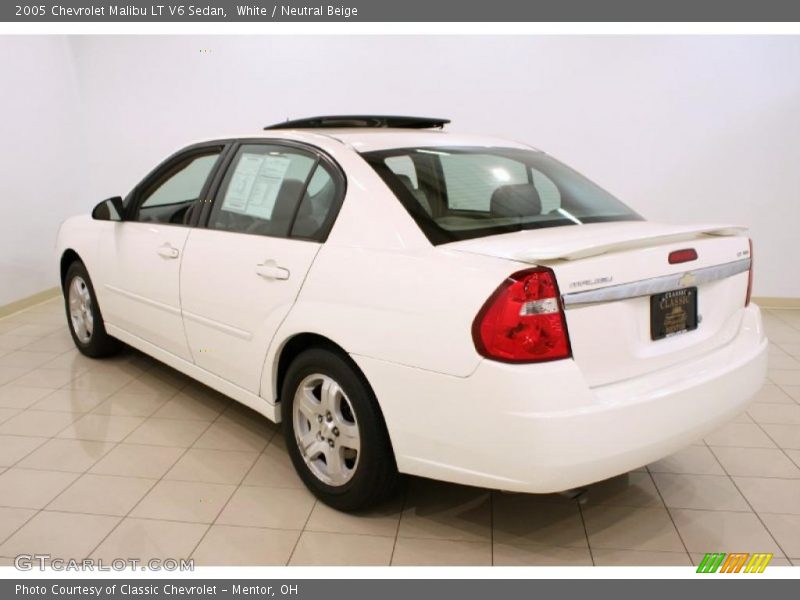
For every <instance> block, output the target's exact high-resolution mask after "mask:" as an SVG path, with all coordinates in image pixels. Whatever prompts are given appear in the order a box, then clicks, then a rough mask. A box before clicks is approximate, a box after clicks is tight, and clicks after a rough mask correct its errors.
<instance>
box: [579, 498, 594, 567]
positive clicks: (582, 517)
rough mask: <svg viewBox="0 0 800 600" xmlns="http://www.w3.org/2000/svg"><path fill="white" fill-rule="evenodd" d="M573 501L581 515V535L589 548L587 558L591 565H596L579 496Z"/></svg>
mask: <svg viewBox="0 0 800 600" xmlns="http://www.w3.org/2000/svg"><path fill="white" fill-rule="evenodd" d="M574 502H575V504H577V506H578V514H579V515H580V517H581V525H583V535H584V537H585V538H586V547H587V548H588V549H589V560H591V561H592V566H593V567H596V566H597V563H596V562H595V560H594V551H593V550H592V542H591V541H590V540H589V530H588V529H587V527H586V517H585V516H584V515H583V507H582V506H581V502H580V496H578V497H577V498H575V499H574Z"/></svg>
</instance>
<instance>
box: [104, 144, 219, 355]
mask: <svg viewBox="0 0 800 600" xmlns="http://www.w3.org/2000/svg"><path fill="white" fill-rule="evenodd" d="M224 150H225V145H224V144H212V145H202V146H195V147H193V148H191V149H188V150H186V151H184V152H181V153H179V154H178V155H176V156H173V157H171V158H169V159H167V160H166V161H165V162H164V163H163V164H162V165H160V166H159V167H158V168H157V169H156V170H155V171H154V172H153V173H151V174H150V175H148V177H147V178H145V180H144V181H142V183H141V184H139V186H137V188H136V189H135V190H134V191H133V193H132V196H131V199H130V202H129V204H128V206H127V210H126V215H125V220H124V221H122V222H119V223H115V224H114V226H113V228H111V229H109V230H108V231H107V232H106V233H105V234H104V235H105V237H104V239H103V243H102V245H101V248H102V251H103V252H104V253H107V260H105V261H104V264H106V265H109V270H108V272H107V273H106V274H105V277H104V278H103V281H104V282H105V283H104V290H103V292H104V302H103V316H104V318H105V319H106V320H107V321H108V322H109V323H110V324H112V325H116V326H117V327H119V328H121V329H123V330H125V331H126V332H128V333H131V334H133V335H135V336H137V337H139V338H141V339H143V340H145V341H147V342H150V343H151V344H154V345H156V346H158V347H159V348H161V349H162V350H166V351H167V352H169V353H171V354H174V355H175V356H178V357H180V358H183V359H186V360H191V355H190V353H189V349H188V346H187V344H186V336H185V334H184V331H183V320H182V318H181V307H180V294H179V288H178V285H179V273H180V270H181V261H182V258H183V250H184V246H185V243H186V239H187V237H188V235H189V231H190V228H191V226H192V224H193V221H194V219H195V217H197V215H198V214H199V212H200V207H201V206H202V203H203V202H202V201H203V199H204V198H205V194H206V193H207V191H208V189H209V184H210V181H211V179H212V174H213V173H214V170H215V168H216V165H217V164H218V162H219V161H220V157H221V156H222V153H223V151H224Z"/></svg>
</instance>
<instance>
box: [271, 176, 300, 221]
mask: <svg viewBox="0 0 800 600" xmlns="http://www.w3.org/2000/svg"><path fill="white" fill-rule="evenodd" d="M303 186H304V184H303V182H302V181H299V180H297V179H284V180H283V183H281V188H280V190H278V195H277V196H276V197H275V206H274V207H273V209H272V219H271V220H272V221H274V222H286V223H288V222H289V221H291V219H292V217H293V216H294V211H295V208H296V207H297V203H298V202H299V201H300V194H301V193H302V191H303Z"/></svg>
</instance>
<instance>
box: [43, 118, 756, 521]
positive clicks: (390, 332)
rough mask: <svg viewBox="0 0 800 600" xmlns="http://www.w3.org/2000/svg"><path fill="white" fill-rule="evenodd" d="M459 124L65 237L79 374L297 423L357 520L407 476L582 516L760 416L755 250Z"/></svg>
mask: <svg viewBox="0 0 800 600" xmlns="http://www.w3.org/2000/svg"><path fill="white" fill-rule="evenodd" d="M445 123H447V121H446V120H441V119H426V118H411V117H372V116H365V117H318V118H314V119H304V120H300V121H294V122H287V123H283V124H281V125H278V126H273V127H268V128H267V129H266V131H265V132H264V133H263V134H261V135H256V136H248V137H242V138H225V139H220V140H214V141H209V142H203V143H200V144H196V145H193V146H190V147H188V148H186V149H184V150H181V151H180V152H178V153H177V154H175V155H173V156H172V157H170V158H168V159H167V160H166V161H164V162H163V163H162V164H161V165H159V166H158V167H156V169H155V170H153V171H152V172H151V173H150V174H149V175H148V176H147V177H145V178H144V180H142V182H141V183H140V184H139V185H137V186H136V187H135V188H134V189H133V191H132V192H131V193H130V194H129V195H128V196H127V198H125V200H124V201H123V200H122V199H121V198H112V199H109V200H107V201H105V202H103V203H101V204H99V205H98V206H97V207H96V208H95V210H94V212H93V214H92V218H89V217H88V216H86V217H74V218H71V219H69V220H67V221H66V222H65V223H64V225H63V226H62V227H61V231H60V234H59V238H58V253H59V257H60V261H61V277H62V285H63V290H64V296H65V301H66V310H67V316H68V318H69V324H70V327H71V331H72V336H73V338H74V340H75V343H76V344H77V346H78V348H79V349H80V351H81V352H83V353H84V354H86V355H88V356H92V357H101V356H105V355H107V354H110V353H111V352H113V351H114V350H116V349H117V348H118V347H119V345H120V344H119V342H120V341H122V342H125V343H127V344H129V345H131V346H133V347H135V348H138V349H139V350H141V351H143V352H145V353H147V354H150V355H152V356H153V357H155V358H157V359H159V360H161V361H163V362H164V363H166V364H168V365H170V366H172V367H174V368H175V369H177V370H179V371H182V372H183V373H186V374H187V375H189V376H191V377H193V378H195V379H197V380H198V381H201V382H202V383H204V384H206V385H208V386H211V387H212V388H215V389H216V390H219V391H220V392H222V393H224V394H227V395H228V396H230V397H232V398H235V399H236V400H238V401H239V402H242V403H243V404H245V405H247V406H249V407H251V408H252V409H254V410H256V411H258V412H260V413H262V414H263V415H265V416H266V417H268V418H269V419H272V420H274V421H282V422H283V423H284V431H285V436H286V442H287V447H288V449H289V453H290V455H291V458H292V461H293V463H294V466H295V467H296V469H297V471H298V472H299V473H300V476H301V477H302V479H303V481H304V482H305V483H306V485H307V486H308V487H309V488H310V489H311V490H312V491H313V492H314V493H315V494H316V495H317V496H318V497H319V498H321V499H322V500H323V501H325V502H327V503H328V504H330V505H331V506H334V507H336V508H339V509H342V510H352V509H357V508H361V507H365V506H368V505H370V504H374V503H376V502H378V501H379V500H381V499H382V498H384V497H385V496H387V495H388V494H390V493H391V492H392V490H393V488H394V487H395V484H396V483H397V481H398V473H410V474H414V475H420V476H424V477H431V478H435V479H441V480H446V481H452V482H458V483H463V484H469V485H475V486H483V487H489V488H498V489H502V490H510V491H518V492H553V491H561V490H566V489H569V488H573V487H576V486H580V485H585V484H588V483H591V482H594V481H598V480H601V479H605V478H607V477H610V476H613V475H617V474H620V473H624V472H626V471H629V470H631V469H634V468H637V467H640V466H642V465H644V464H647V463H648V462H651V461H653V460H656V459H659V458H661V457H663V456H666V455H668V454H670V453H672V452H674V451H676V450H678V449H680V448H681V447H683V446H685V445H687V444H689V443H691V442H692V441H694V440H697V439H698V438H701V437H702V436H703V435H704V434H706V433H707V432H709V431H710V430H711V429H713V428H714V427H716V426H717V425H719V424H720V423H722V422H724V421H725V420H727V419H730V418H732V417H733V416H734V415H736V414H737V413H738V412H740V411H741V410H743V408H744V407H745V405H746V404H747V403H748V401H749V400H750V398H751V397H752V396H753V395H754V394H755V392H756V391H757V390H758V389H759V387H760V386H761V384H762V382H763V379H764V375H765V370H766V354H767V340H766V338H765V335H764V331H763V328H762V324H761V318H760V314H759V309H758V307H757V306H755V305H754V304H751V303H750V290H751V281H752V270H751V244H750V240H749V239H748V238H747V237H746V235H745V232H744V230H743V229H741V228H738V227H732V226H727V225H696V226H685V225H683V226H672V225H663V224H659V223H652V222H649V221H646V220H644V219H643V218H642V217H640V216H639V215H637V214H636V213H635V212H633V211H632V210H631V209H629V208H628V207H626V206H625V205H624V204H622V203H621V202H619V201H618V200H616V199H615V198H614V197H612V196H611V195H609V194H608V193H607V192H605V191H604V190H602V189H600V188H599V187H597V186H596V185H594V184H593V183H591V182H590V181H588V180H587V179H585V178H584V177H582V176H581V175H579V174H578V173H576V172H575V171H572V170H571V169H569V168H568V167H566V166H565V165H563V164H562V163H560V162H558V161H556V160H554V159H553V158H551V157H550V156H548V155H547V154H545V153H543V152H540V151H538V150H535V149H533V148H531V147H529V146H527V145H524V144H520V143H517V142H510V141H507V140H501V139H493V138H488V137H481V136H473V135H460V134H456V133H448V132H445V131H442V130H441V129H442V128H443V125H444V124H445ZM437 129H438V130H437Z"/></svg>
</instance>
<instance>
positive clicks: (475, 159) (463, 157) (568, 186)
mask: <svg viewBox="0 0 800 600" xmlns="http://www.w3.org/2000/svg"><path fill="white" fill-rule="evenodd" d="M363 156H364V158H365V159H366V160H367V162H369V164H370V165H371V166H372V167H373V168H374V169H375V170H376V171H377V173H378V174H379V175H380V176H381V177H382V178H383V180H384V181H385V182H386V183H387V185H388V186H389V187H390V188H391V189H392V191H393V192H394V193H395V195H396V196H397V197H398V199H399V200H400V201H401V202H402V203H403V205H404V206H405V207H406V209H407V210H408V211H409V213H410V214H411V216H412V217H414V219H415V220H416V221H417V223H418V225H419V226H420V228H421V229H422V230H423V232H424V233H425V234H426V235H427V236H428V239H430V241H431V242H432V243H434V244H442V243H447V242H452V241H458V240H465V239H471V238H477V237H484V236H488V235H495V234H499V233H508V232H513V231H520V230H523V229H536V228H541V227H558V226H564V225H580V224H584V223H597V222H604V221H629V220H640V219H641V217H640V216H639V215H637V214H636V213H635V212H633V211H632V210H631V209H630V208H628V207H627V206H625V205H624V204H623V203H622V202H620V201H619V200H617V199H616V198H614V197H613V196H612V195H611V194H609V193H608V192H606V191H605V190H603V189H602V188H600V187H599V186H597V185H595V184H594V183H592V182H591V181H589V180H588V179H586V178H585V177H583V176H582V175H580V174H578V173H576V172H575V171H573V170H572V169H570V168H569V167H567V166H566V165H564V164H562V163H560V162H558V161H557V160H555V159H553V158H551V157H549V156H547V155H546V154H544V153H542V152H538V151H535V150H525V149H517V148H485V147H475V148H472V147H466V148H461V147H459V148H453V147H441V148H402V149H392V150H382V151H379V152H368V153H364V154H363Z"/></svg>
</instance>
